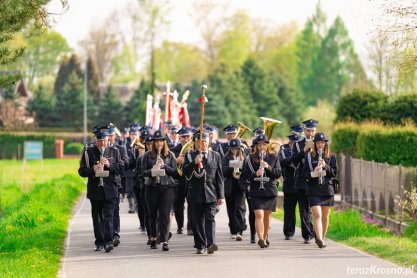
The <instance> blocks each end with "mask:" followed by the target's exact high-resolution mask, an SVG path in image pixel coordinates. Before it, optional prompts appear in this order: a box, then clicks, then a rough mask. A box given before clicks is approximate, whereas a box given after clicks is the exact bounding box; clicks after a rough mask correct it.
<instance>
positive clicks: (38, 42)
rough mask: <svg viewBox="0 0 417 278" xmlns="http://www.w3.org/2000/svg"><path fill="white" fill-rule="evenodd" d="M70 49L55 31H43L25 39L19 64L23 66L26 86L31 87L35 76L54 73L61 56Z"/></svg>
mask: <svg viewBox="0 0 417 278" xmlns="http://www.w3.org/2000/svg"><path fill="white" fill-rule="evenodd" d="M68 51H70V47H69V45H68V43H67V41H66V39H65V38H64V37H63V36H62V35H61V34H59V33H57V32H48V31H44V34H42V35H40V36H36V37H31V38H29V39H28V40H27V47H26V49H25V52H24V54H23V56H22V59H21V62H20V63H19V64H21V66H23V68H25V72H26V74H27V78H28V86H29V87H32V84H33V81H34V79H35V78H36V77H40V76H44V75H49V74H55V73H56V70H57V69H58V66H59V62H60V61H61V59H62V56H63V55H65V54H66V53H67V52H68Z"/></svg>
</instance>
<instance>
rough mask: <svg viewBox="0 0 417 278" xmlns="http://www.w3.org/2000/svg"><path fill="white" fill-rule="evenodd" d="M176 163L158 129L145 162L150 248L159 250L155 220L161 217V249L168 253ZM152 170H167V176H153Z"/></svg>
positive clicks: (144, 157)
mask: <svg viewBox="0 0 417 278" xmlns="http://www.w3.org/2000/svg"><path fill="white" fill-rule="evenodd" d="M176 168H177V163H176V161H175V155H174V154H173V153H172V152H170V151H169V148H168V144H167V142H166V139H165V136H163V134H162V132H161V131H159V130H157V131H155V132H154V134H153V136H152V149H151V150H150V151H148V152H146V153H145V155H144V156H143V159H142V167H141V169H142V174H143V176H144V177H145V196H146V202H147V205H148V212H149V227H150V233H151V238H150V240H151V249H157V243H156V237H157V229H156V222H157V221H156V218H157V217H159V240H160V241H161V242H162V243H163V244H162V250H164V251H168V250H169V247H168V240H169V221H170V213H171V208H172V205H173V203H174V179H173V178H172V176H174V175H175V172H176ZM152 169H154V170H158V169H164V170H165V175H164V176H159V177H157V176H152Z"/></svg>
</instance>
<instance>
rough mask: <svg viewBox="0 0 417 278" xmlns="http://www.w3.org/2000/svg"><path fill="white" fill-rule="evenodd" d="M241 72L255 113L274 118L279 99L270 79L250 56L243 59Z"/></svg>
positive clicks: (278, 106)
mask: <svg viewBox="0 0 417 278" xmlns="http://www.w3.org/2000/svg"><path fill="white" fill-rule="evenodd" d="M241 72H242V78H243V82H244V84H245V86H246V87H247V88H248V89H249V92H250V97H251V106H252V107H253V108H254V109H255V111H256V115H258V116H263V117H268V118H276V117H277V114H278V111H279V109H280V101H279V99H278V94H277V93H278V91H277V90H274V87H273V84H272V83H271V80H270V79H269V78H268V77H267V75H266V74H265V73H264V71H263V70H262V69H261V68H260V67H259V66H258V65H257V64H256V62H255V60H253V59H251V58H249V59H247V60H246V61H245V63H244V64H243V66H242V70H241Z"/></svg>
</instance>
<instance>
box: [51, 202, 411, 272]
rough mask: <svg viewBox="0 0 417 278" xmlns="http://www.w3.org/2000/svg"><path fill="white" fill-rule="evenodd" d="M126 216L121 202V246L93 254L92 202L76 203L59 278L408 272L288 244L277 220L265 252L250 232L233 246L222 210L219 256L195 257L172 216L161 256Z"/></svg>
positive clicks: (356, 254)
mask: <svg viewBox="0 0 417 278" xmlns="http://www.w3.org/2000/svg"><path fill="white" fill-rule="evenodd" d="M127 211H128V209H127V202H126V201H125V202H123V203H121V244H120V245H119V246H118V247H116V248H115V249H114V250H113V251H112V252H110V253H105V252H104V251H102V252H95V251H93V249H94V234H93V224H92V219H91V214H90V202H89V200H86V199H82V200H80V202H79V203H78V205H77V207H76V208H75V213H74V217H73V219H72V220H71V223H70V227H69V235H68V238H67V240H66V248H65V255H64V257H63V259H62V265H61V269H60V271H59V277H63V278H67V277H68V278H73V277H74V278H75V277H77V278H78V277H103V278H104V277H111V278H121V277H151V278H159V277H164V278H165V277H201V278H203V277H210V278H213V277H216V278H217V277H228V278H232V277H239V278H243V277H263V278H266V277H274V278H277V277H286V278H289V277H297V278H298V277H320V278H323V277H332V278H335V277H355V276H356V277H359V276H366V277H401V276H405V275H404V274H406V272H407V271H409V269H405V268H401V267H399V266H398V265H396V264H394V263H391V262H389V261H386V260H383V259H380V258H377V257H375V256H371V255H368V254H365V253H364V252H361V251H358V250H356V249H353V248H350V247H347V246H344V245H342V244H339V243H336V242H333V241H330V240H327V241H326V243H327V247H326V248H323V249H319V248H318V247H317V245H316V244H315V243H311V244H304V243H303V240H302V238H301V235H300V230H299V229H297V231H296V234H295V236H294V237H293V239H292V240H290V241H286V240H284V236H283V232H282V225H283V223H282V222H281V221H278V220H273V221H272V226H271V231H270V236H269V240H270V242H271V246H270V247H269V248H266V249H261V248H259V246H258V245H257V244H251V243H250V242H249V234H248V231H246V234H244V238H243V241H240V242H238V241H235V240H232V239H231V238H230V235H229V232H228V227H227V215H226V207H225V205H223V206H222V207H221V210H220V212H219V213H218V214H217V215H216V224H217V230H216V238H217V244H218V246H219V251H218V252H215V253H214V254H212V255H208V254H204V255H197V254H195V251H196V250H195V249H194V248H193V245H194V243H193V237H192V236H187V235H186V234H183V235H177V234H176V230H177V226H176V222H175V218H174V217H173V216H172V217H171V231H172V233H173V237H172V239H171V240H170V242H169V245H170V249H171V250H170V251H168V252H164V251H162V249H161V246H159V249H157V250H151V249H150V248H149V246H148V245H146V240H147V237H146V235H145V234H141V233H140V231H139V230H138V226H139V221H138V218H137V215H136V214H128V213H127ZM330 225H331V219H330ZM416 268H417V266H416ZM415 276H417V275H415V274H410V275H407V277H415Z"/></svg>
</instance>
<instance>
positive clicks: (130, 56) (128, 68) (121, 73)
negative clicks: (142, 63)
mask: <svg viewBox="0 0 417 278" xmlns="http://www.w3.org/2000/svg"><path fill="white" fill-rule="evenodd" d="M137 62H138V57H137V55H136V52H135V50H134V48H133V47H132V46H130V45H127V44H125V45H124V46H123V49H122V51H121V52H120V53H118V54H117V55H116V56H115V57H114V58H113V60H112V68H113V75H112V77H111V79H110V82H111V83H113V84H115V83H128V82H130V81H136V80H138V78H139V73H138V71H137V70H136V64H137Z"/></svg>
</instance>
